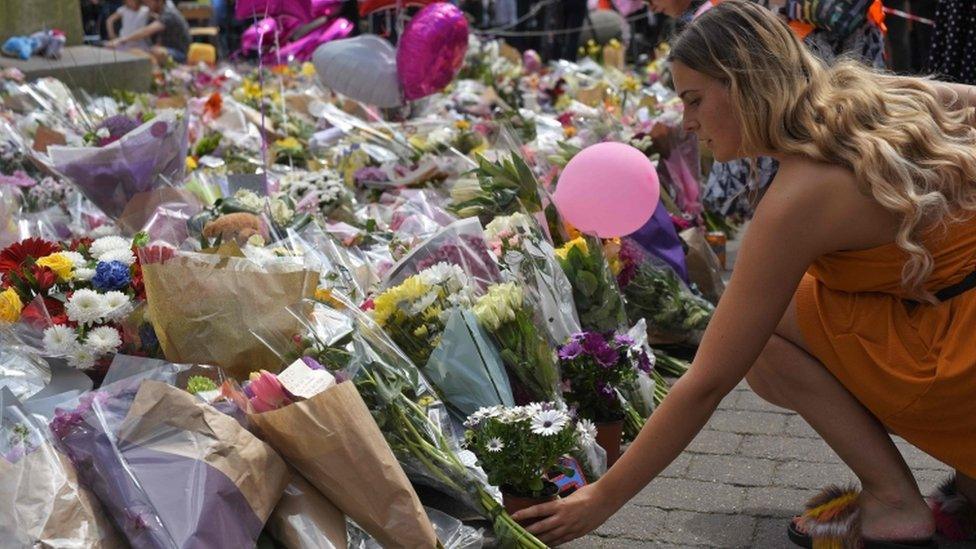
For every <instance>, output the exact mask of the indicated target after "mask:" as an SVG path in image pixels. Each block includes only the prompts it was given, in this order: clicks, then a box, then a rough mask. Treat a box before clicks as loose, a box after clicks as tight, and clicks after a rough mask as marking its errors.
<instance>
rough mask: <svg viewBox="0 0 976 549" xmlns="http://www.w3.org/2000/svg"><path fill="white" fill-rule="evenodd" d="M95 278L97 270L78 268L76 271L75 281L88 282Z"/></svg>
mask: <svg viewBox="0 0 976 549" xmlns="http://www.w3.org/2000/svg"><path fill="white" fill-rule="evenodd" d="M93 278H95V269H89V268H87V267H78V268H76V269H75V280H79V281H81V282H87V281H89V280H91V279H93Z"/></svg>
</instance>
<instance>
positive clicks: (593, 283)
mask: <svg viewBox="0 0 976 549" xmlns="http://www.w3.org/2000/svg"><path fill="white" fill-rule="evenodd" d="M576 284H577V285H578V287H579V289H580V291H581V292H582V293H583V295H585V296H587V297H590V296H592V295H593V294H595V293H596V291H597V290H598V289H599V287H600V281H599V280H598V279H597V277H596V276H594V275H593V273H591V272H589V271H580V272H579V273H577V276H576Z"/></svg>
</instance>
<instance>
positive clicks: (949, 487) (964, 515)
mask: <svg viewBox="0 0 976 549" xmlns="http://www.w3.org/2000/svg"><path fill="white" fill-rule="evenodd" d="M928 503H929V507H931V508H932V516H933V517H934V518H935V531H936V532H938V533H939V535H941V536H942V537H944V538H946V539H947V540H949V541H976V506H974V505H973V504H972V503H970V502H969V500H968V499H966V496H964V495H962V494H961V493H959V490H957V489H956V476H955V475H953V476H951V477H949V478H948V479H947V480H946V481H945V482H943V483H942V484H941V485H940V486H939V487H938V488H937V489H936V490H935V493H934V494H932V495H931V496H929V497H928Z"/></svg>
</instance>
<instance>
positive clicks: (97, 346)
mask: <svg viewBox="0 0 976 549" xmlns="http://www.w3.org/2000/svg"><path fill="white" fill-rule="evenodd" d="M85 344H86V345H88V347H90V348H91V349H92V351H94V352H95V353H98V354H101V355H103V354H106V353H114V352H115V351H117V350H118V349H119V346H121V345H122V337H121V336H120V335H119V331H118V330H116V329H115V328H112V327H111V326H99V327H98V328H95V329H94V330H92V331H91V332H89V333H88V337H87V338H85Z"/></svg>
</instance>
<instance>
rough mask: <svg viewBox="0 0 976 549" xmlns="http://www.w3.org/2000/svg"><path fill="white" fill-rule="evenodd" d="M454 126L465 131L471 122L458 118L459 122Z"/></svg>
mask: <svg viewBox="0 0 976 549" xmlns="http://www.w3.org/2000/svg"><path fill="white" fill-rule="evenodd" d="M454 127H455V128H457V129H459V130H461V131H464V130H467V129H468V128H470V127H471V123H470V122H468V121H467V120H458V121H457V122H455V123H454Z"/></svg>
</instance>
